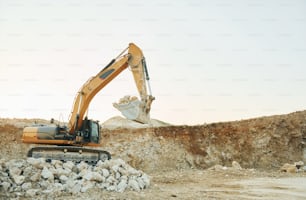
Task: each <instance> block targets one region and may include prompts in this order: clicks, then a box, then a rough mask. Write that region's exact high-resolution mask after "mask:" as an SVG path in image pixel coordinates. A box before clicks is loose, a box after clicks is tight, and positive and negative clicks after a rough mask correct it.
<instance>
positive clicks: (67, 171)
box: [56, 168, 71, 177]
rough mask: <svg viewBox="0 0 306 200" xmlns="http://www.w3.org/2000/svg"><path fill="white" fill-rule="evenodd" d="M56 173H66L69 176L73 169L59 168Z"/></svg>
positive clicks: (59, 174)
mask: <svg viewBox="0 0 306 200" xmlns="http://www.w3.org/2000/svg"><path fill="white" fill-rule="evenodd" d="M56 174H57V175H58V176H61V175H65V176H67V177H68V176H69V175H70V174H71V170H70V169H63V168H57V169H56Z"/></svg>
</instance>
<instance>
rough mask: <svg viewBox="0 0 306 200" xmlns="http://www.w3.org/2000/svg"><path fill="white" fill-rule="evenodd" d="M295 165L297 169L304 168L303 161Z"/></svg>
mask: <svg viewBox="0 0 306 200" xmlns="http://www.w3.org/2000/svg"><path fill="white" fill-rule="evenodd" d="M294 165H295V167H296V168H297V169H300V168H302V167H303V166H304V162H303V161H299V162H295V163H294Z"/></svg>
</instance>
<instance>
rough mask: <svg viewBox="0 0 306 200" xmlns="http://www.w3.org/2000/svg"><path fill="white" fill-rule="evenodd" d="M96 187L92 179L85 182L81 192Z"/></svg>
mask: <svg viewBox="0 0 306 200" xmlns="http://www.w3.org/2000/svg"><path fill="white" fill-rule="evenodd" d="M93 187H94V184H93V183H92V182H90V181H86V182H83V184H82V188H81V190H80V191H81V192H86V191H87V190H89V189H91V188H93Z"/></svg>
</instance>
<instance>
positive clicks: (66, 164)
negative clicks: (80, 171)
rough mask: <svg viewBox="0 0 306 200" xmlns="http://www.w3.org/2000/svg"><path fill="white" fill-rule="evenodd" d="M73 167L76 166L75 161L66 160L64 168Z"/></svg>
mask: <svg viewBox="0 0 306 200" xmlns="http://www.w3.org/2000/svg"><path fill="white" fill-rule="evenodd" d="M73 167H74V163H73V162H72V161H68V162H65V163H64V164H63V168H64V169H70V170H72V168H73Z"/></svg>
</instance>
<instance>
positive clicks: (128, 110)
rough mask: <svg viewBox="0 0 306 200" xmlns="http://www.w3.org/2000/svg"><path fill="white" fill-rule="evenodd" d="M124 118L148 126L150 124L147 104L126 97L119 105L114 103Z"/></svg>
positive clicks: (135, 98) (133, 97) (134, 98)
mask: <svg viewBox="0 0 306 200" xmlns="http://www.w3.org/2000/svg"><path fill="white" fill-rule="evenodd" d="M113 106H114V107H115V108H117V109H118V110H119V111H120V112H121V113H122V115H123V116H124V117H126V118H127V119H129V120H134V121H137V122H140V123H144V124H147V123H149V122H150V113H149V109H146V103H145V102H142V101H139V100H138V98H137V97H135V96H132V97H131V96H124V97H123V98H121V99H120V100H119V102H118V103H113Z"/></svg>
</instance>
